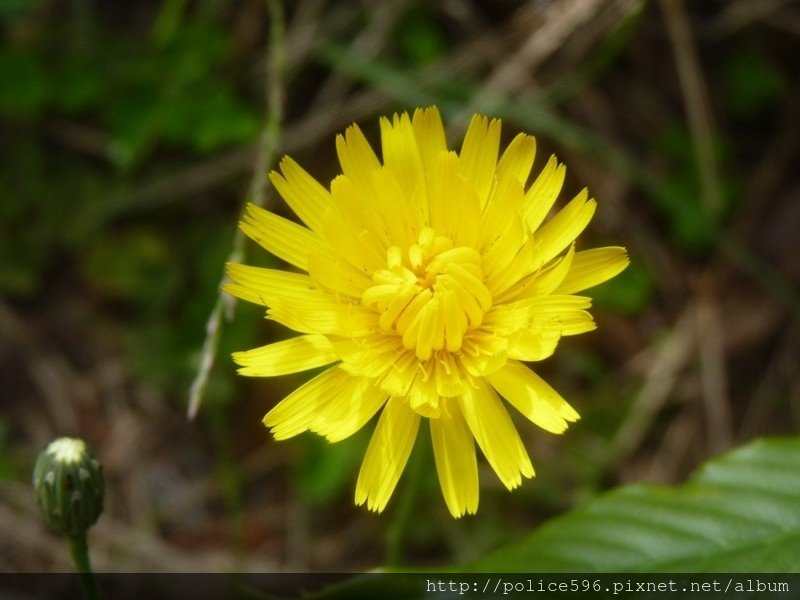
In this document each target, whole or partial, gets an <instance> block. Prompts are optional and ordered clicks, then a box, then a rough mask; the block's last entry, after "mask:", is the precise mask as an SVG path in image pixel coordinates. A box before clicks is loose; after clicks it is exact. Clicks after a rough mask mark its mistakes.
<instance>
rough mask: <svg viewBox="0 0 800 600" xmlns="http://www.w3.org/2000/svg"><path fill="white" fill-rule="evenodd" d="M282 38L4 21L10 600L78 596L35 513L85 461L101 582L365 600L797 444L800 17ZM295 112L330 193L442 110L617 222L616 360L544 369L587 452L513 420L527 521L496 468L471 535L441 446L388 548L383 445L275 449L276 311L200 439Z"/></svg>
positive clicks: (612, 324)
mask: <svg viewBox="0 0 800 600" xmlns="http://www.w3.org/2000/svg"><path fill="white" fill-rule="evenodd" d="M275 1H277V0H275ZM278 8H280V7H278ZM283 12H284V14H285V26H284V27H283V28H282V29H283V30H284V31H283V37H282V39H274V38H273V40H272V42H271V41H270V40H271V38H270V30H271V29H272V30H273V31H274V30H276V29H277V30H280V29H281V27H280V25H281V24H280V22H276V20H275V18H274V15H275V14H276V12H275V5H273V6H272V10H271V9H270V6H269V4H268V3H267V2H265V1H264V0H237V1H223V0H165V1H163V2H156V1H137V2H133V1H115V2H100V1H92V0H72V1H66V0H61V1H57V0H3V1H2V2H0V30H1V31H2V47H1V48H0V152H1V153H2V164H1V165H0V406H1V407H2V408H1V409H0V571H39V570H69V557H68V553H67V550H66V547H65V545H64V544H63V543H62V541H61V540H60V539H58V538H57V537H56V536H54V535H53V534H51V533H50V532H49V531H47V529H46V528H45V525H44V524H43V522H42V520H41V518H40V517H39V515H38V512H37V509H36V506H35V504H34V501H33V492H32V489H31V486H30V473H31V470H32V466H33V463H34V460H35V457H36V454H37V453H38V451H39V450H40V449H41V448H42V446H43V445H44V444H46V443H47V442H48V441H50V440H51V439H52V438H54V437H57V436H61V435H71V436H80V437H83V438H84V439H86V440H87V441H88V442H90V443H91V444H92V445H93V446H94V448H95V450H96V453H97V454H98V456H99V458H100V460H101V461H102V463H103V465H104V469H105V476H106V482H107V506H106V511H105V513H104V514H103V516H102V517H101V518H100V521H99V522H98V524H97V525H96V526H95V527H94V528H93V529H92V530H91V532H90V538H89V539H90V546H91V551H92V558H93V562H94V566H95V567H96V569H98V570H102V571H154V570H155V571H161V570H166V571H204V570H213V571H217V570H243V571H247V570H261V571H271V570H328V571H340V570H345V571H349V570H363V569H371V568H374V567H377V566H380V565H384V564H389V565H395V566H397V565H405V566H418V565H448V564H456V563H461V562H464V561H468V560H470V559H474V558H477V557H480V556H482V555H484V554H485V553H486V552H488V551H490V550H492V549H494V548H496V547H498V546H500V545H502V544H504V543H506V542H510V541H513V540H516V539H519V538H520V537H521V536H522V535H524V533H525V532H527V531H530V530H531V529H533V528H534V527H535V526H536V525H537V524H538V523H541V522H542V521H544V520H546V519H547V518H548V517H551V516H553V515H556V514H559V513H562V512H563V511H565V510H567V509H569V508H570V507H572V506H575V505H578V504H580V503H582V502H585V501H586V500H588V499H590V498H592V497H594V496H595V495H597V494H599V493H601V492H602V491H603V490H605V489H608V488H610V487H613V486H616V485H620V484H623V483H626V482H631V481H649V482H657V483H665V484H669V483H674V482H679V481H682V480H684V479H685V478H686V477H687V476H688V474H689V473H690V472H691V471H692V470H693V469H694V468H695V467H697V465H698V464H700V463H702V462H703V461H704V460H705V459H706V458H708V457H710V456H712V455H715V454H717V453H719V452H722V451H724V450H726V449H728V448H730V447H732V446H735V445H738V444H741V443H743V442H745V441H747V440H751V439H754V438H756V437H759V436H763V435H775V434H786V433H797V431H798V430H799V429H800V427H799V426H800V360H798V358H799V357H800V352H798V350H800V325H799V320H800V291H798V287H800V286H798V283H800V236H798V231H800V170H799V168H800V161H798V155H799V153H800V61H799V60H798V56H800V54H799V53H800V43H799V42H800V4H798V3H797V2H791V1H780V0H774V1H770V0H730V1H711V0H709V1H704V2H691V1H688V0H683V1H680V0H663V1H652V2H646V1H640V0H530V1H527V2H524V1H512V0H496V1H491V2H490V1H481V0H444V1H442V2H422V1H415V0H391V1H378V2H368V1H366V0H364V1H355V0H347V1H336V2H334V1H332V0H327V1H326V0H297V1H291V2H290V1H286V2H284V4H283ZM271 15H272V16H271ZM275 25H277V26H278V27H277V28H276V27H274V26H275ZM276 51H278V52H279V55H276V54H275V52H276ZM277 63H282V66H283V68H282V69H279V70H275V69H270V65H273V66H274V65H275V64H277ZM270 94H272V98H273V100H275V99H277V100H279V101H280V103H281V105H282V107H283V115H282V119H281V123H280V127H279V129H277V128H275V127H272V128H271V129H268V133H269V134H270V135H272V136H273V138H269V136H268V138H267V139H277V140H278V146H277V149H276V156H279V155H280V154H283V153H291V154H292V156H293V157H294V158H295V159H297V160H298V161H299V162H300V163H301V164H302V165H303V166H304V167H305V168H306V169H308V170H309V171H310V172H311V173H312V174H313V175H315V176H316V177H317V178H318V179H319V180H320V181H322V182H328V181H330V179H331V178H332V177H333V176H335V175H336V174H337V173H338V165H337V161H336V156H335V152H334V135H335V134H336V133H337V132H340V131H342V130H343V129H344V128H345V127H346V126H347V125H348V124H349V123H351V122H354V121H357V122H359V123H360V125H361V126H362V128H363V129H364V130H365V132H366V133H367V135H368V137H369V138H370V140H371V141H372V142H373V145H375V146H376V147H379V142H378V140H379V138H378V127H377V122H378V121H377V119H378V116H379V115H382V114H389V113H391V112H393V111H399V110H410V109H413V108H414V107H416V106H427V105H430V104H437V105H439V107H440V108H441V110H442V112H443V113H444V116H445V120H446V123H447V124H448V126H449V131H448V135H449V136H450V143H451V146H453V147H456V148H457V147H458V146H459V145H460V139H461V135H462V133H463V129H464V126H465V124H466V123H467V121H468V118H469V116H470V115H471V114H472V113H473V112H483V113H486V114H490V115H492V116H498V117H501V118H502V119H503V126H504V140H505V141H506V142H507V141H508V140H510V139H511V138H512V137H513V135H514V134H516V133H517V132H519V131H526V132H530V133H533V134H534V135H536V137H537V140H538V148H539V149H538V154H537V160H536V164H535V166H534V170H537V169H539V168H541V166H542V165H543V164H544V163H545V162H546V159H547V157H548V156H549V155H550V154H551V153H554V152H555V153H557V154H558V156H559V158H560V159H561V160H563V161H564V162H566V164H567V166H568V179H567V183H566V185H565V190H564V194H563V195H562V199H567V198H569V197H571V194H574V193H575V192H577V191H578V190H579V189H580V188H582V187H583V186H588V187H589V188H590V190H591V192H592V193H593V194H594V195H595V197H596V198H597V199H598V200H599V208H598V214H597V216H596V217H595V219H594V221H593V223H592V225H591V226H590V228H589V230H588V231H587V233H586V234H584V236H583V237H582V239H581V240H580V243H581V244H582V246H581V247H583V248H587V247H590V246H597V245H601V244H613V245H624V246H626V247H627V248H628V250H629V253H630V254H631V257H632V264H631V266H630V267H629V268H628V270H627V271H625V272H624V273H623V274H622V275H621V276H620V277H618V278H616V279H615V280H614V281H612V282H609V283H607V284H604V285H603V286H601V287H599V288H597V289H596V291H595V292H593V293H592V295H593V296H594V297H595V298H596V301H595V309H594V314H595V316H596V319H597V321H598V324H599V329H598V330H597V331H595V332H593V333H590V334H587V335H583V336H579V337H573V338H567V339H565V340H564V341H563V342H562V343H561V345H560V347H559V351H557V353H556V355H555V356H554V357H552V358H550V359H548V360H546V361H544V362H542V363H540V364H537V365H535V368H536V370H537V372H539V373H540V374H541V375H542V376H543V377H545V379H547V380H548V381H549V382H550V383H551V384H552V385H553V386H554V387H555V388H556V389H558V390H559V391H560V392H561V393H562V394H563V395H564V396H565V397H566V398H567V399H568V400H569V401H570V402H571V403H572V404H573V405H574V406H575V407H576V408H577V409H578V411H579V412H580V413H581V415H582V420H581V421H580V422H578V423H577V424H575V425H574V426H573V427H571V428H570V429H569V430H568V432H567V433H566V434H565V435H563V436H551V435H549V434H547V433H546V432H543V431H541V430H538V429H537V428H535V427H533V426H530V425H529V424H524V423H522V422H521V420H520V423H519V425H520V427H519V429H520V431H521V433H522V435H523V438H524V440H525V442H526V445H527V447H528V448H529V450H530V452H531V455H532V458H533V461H534V464H535V466H536V469H537V477H536V478H535V479H534V480H532V481H529V482H527V483H525V484H524V485H523V486H522V488H520V489H518V490H516V491H515V492H513V493H508V492H507V491H505V489H504V488H502V485H501V484H500V483H499V482H498V480H497V479H496V478H495V477H494V475H493V474H492V473H491V472H490V469H489V468H488V466H487V465H486V464H485V463H482V464H481V480H482V486H481V507H480V510H479V512H478V515H477V516H475V517H469V518H464V519H461V520H459V521H454V520H452V518H451V517H450V516H449V514H448V512H447V510H446V508H445V505H444V502H443V501H442V499H441V496H440V492H439V489H438V482H437V480H436V476H435V470H434V469H433V468H432V466H431V464H430V463H429V460H428V459H426V457H425V451H426V450H427V448H422V446H423V445H426V446H427V445H429V444H430V442H429V441H428V436H427V435H421V436H420V439H419V440H418V445H417V448H416V452H415V455H416V456H419V457H420V458H418V459H416V461H415V460H414V459H413V458H412V463H411V464H410V465H409V468H408V470H407V472H406V474H405V476H404V477H403V478H402V479H401V482H400V485H399V487H398V489H397V491H396V493H395V496H394V498H393V500H392V501H391V503H390V504H389V507H388V508H387V510H386V511H385V513H384V514H382V515H374V514H371V513H369V512H367V511H366V510H364V509H362V508H357V507H355V506H354V505H353V501H352V496H353V489H354V485H355V479H356V475H357V471H358V467H359V464H360V461H361V458H362V456H363V452H364V448H365V446H366V443H367V441H368V439H369V434H370V430H371V427H367V428H365V430H364V431H362V432H361V433H360V434H358V435H356V436H354V437H353V438H352V439H349V440H347V441H345V442H341V443H339V444H336V445H330V444H328V443H327V442H325V441H324V440H321V439H318V438H316V437H315V436H313V435H310V434H308V435H303V436H301V437H299V438H295V439H292V440H290V441H285V442H281V443H276V442H274V441H273V440H272V439H271V438H270V436H269V435H268V432H267V430H266V429H265V428H264V427H263V426H262V425H261V422H260V421H261V418H262V417H263V415H264V413H266V411H267V410H268V409H269V408H270V407H271V406H273V405H274V403H275V402H276V401H277V400H279V399H280V398H281V397H283V396H284V395H285V394H286V393H288V391H290V390H291V389H293V388H295V387H296V386H297V385H298V384H299V383H300V382H301V381H302V376H300V375H298V376H295V377H292V376H287V377H281V378H276V379H272V380H266V379H256V380H245V379H244V378H240V377H237V376H236V374H235V368H234V365H233V364H232V362H231V360H230V358H229V355H230V352H231V351H233V350H240V349H246V348H251V347H254V346H258V345H262V344H265V343H267V342H268V341H270V340H276V339H281V338H283V337H288V335H289V334H288V332H287V331H285V330H281V328H280V327H278V326H275V325H274V324H270V323H269V322H265V321H264V319H263V318H262V317H263V313H262V310H260V309H259V308H258V307H254V306H249V305H244V304H240V305H238V306H237V309H236V314H235V319H234V320H233V321H232V322H226V323H225V324H224V327H223V329H222V335H221V339H220V345H219V351H218V353H217V364H216V366H215V367H214V369H213V371H212V372H211V376H210V379H209V382H208V386H207V388H206V391H205V396H204V400H203V403H202V406H201V408H200V411H199V414H198V416H197V418H196V419H195V420H194V421H193V422H190V421H188V420H187V418H186V413H187V402H188V391H189V388H190V385H191V382H192V380H193V378H194V377H195V375H196V373H197V369H198V365H199V361H200V357H201V348H202V345H203V342H204V339H205V335H206V332H205V328H206V322H207V319H208V317H209V314H210V313H211V310H212V308H213V306H214V304H215V302H216V299H217V296H218V288H219V283H220V279H221V276H222V267H223V264H224V262H225V260H226V257H227V256H228V254H229V252H230V249H231V243H232V240H233V236H234V232H235V227H236V222H237V220H238V216H239V213H240V210H241V207H242V203H243V201H244V199H245V198H246V197H247V195H248V189H250V186H251V179H252V178H253V172H254V166H255V165H256V159H257V154H258V151H257V148H258V140H259V138H260V136H261V134H262V133H261V132H262V130H263V129H264V127H265V123H267V122H268V120H269V119H268V113H269V109H268V100H267V99H268V97H269V96H270ZM274 106H275V104H274V103H273V110H272V113H271V114H272V117H273V121H274V117H276V116H277V115H278V113H276V112H275V111H274ZM276 135H277V137H275V136H276ZM267 203H268V205H269V207H270V208H271V209H272V210H276V211H278V212H280V213H282V214H288V212H287V209H286V207H285V205H284V204H283V203H282V201H281V200H280V199H279V198H277V197H276V195H275V193H274V191H273V190H271V189H270V190H268V192H267ZM247 252H248V257H247V261H248V262H250V263H251V264H260V265H263V266H278V263H277V262H276V261H275V259H272V258H271V257H269V256H266V255H265V253H264V252H263V251H261V250H260V249H257V248H256V247H255V245H254V244H250V243H248V245H247Z"/></svg>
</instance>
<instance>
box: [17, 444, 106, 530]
mask: <svg viewBox="0 0 800 600" xmlns="http://www.w3.org/2000/svg"><path fill="white" fill-rule="evenodd" d="M33 486H34V489H35V491H36V502H37V503H38V504H39V508H40V509H41V511H42V514H43V515H44V518H45V521H47V524H48V525H49V526H50V527H52V528H53V529H55V530H56V531H58V532H59V533H61V534H63V535H67V536H70V537H73V538H75V537H80V536H85V535H86V530H87V529H89V527H91V526H92V525H93V524H94V523H95V522H96V521H97V518H98V517H99V516H100V513H102V512H103V500H104V497H105V486H104V484H103V472H102V469H101V467H100V463H99V462H98V461H97V459H96V458H95V457H94V455H93V454H92V451H91V450H90V448H89V446H88V445H87V444H86V443H85V442H84V441H83V440H78V439H74V438H66V437H63V438H58V439H57V440H55V441H53V442H50V444H48V446H47V447H46V448H45V449H44V450H42V452H41V453H40V454H39V457H38V458H37V459H36V466H35V467H34V469H33Z"/></svg>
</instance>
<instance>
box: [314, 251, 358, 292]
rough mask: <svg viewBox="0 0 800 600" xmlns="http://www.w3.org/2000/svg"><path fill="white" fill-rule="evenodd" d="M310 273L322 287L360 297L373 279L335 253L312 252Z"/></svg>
mask: <svg viewBox="0 0 800 600" xmlns="http://www.w3.org/2000/svg"><path fill="white" fill-rule="evenodd" d="M308 273H309V275H311V279H313V280H314V281H315V282H316V283H317V284H319V285H320V287H323V288H325V289H328V290H331V291H333V292H338V293H340V294H347V295H348V296H353V297H355V298H360V297H361V294H363V293H364V290H366V289H367V288H368V287H370V286H371V285H372V279H371V278H370V277H368V276H367V274H366V273H364V271H360V270H358V269H357V268H355V267H354V266H353V265H351V264H350V263H348V262H345V261H344V260H340V259H338V258H337V257H336V256H335V255H333V254H330V253H328V254H311V255H309V257H308Z"/></svg>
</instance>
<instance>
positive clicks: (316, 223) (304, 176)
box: [269, 156, 332, 233]
mask: <svg viewBox="0 0 800 600" xmlns="http://www.w3.org/2000/svg"><path fill="white" fill-rule="evenodd" d="M280 169H281V173H278V172H276V171H272V172H271V173H270V174H269V178H270V180H271V181H272V184H273V185H274V186H275V189H276V190H278V193H279V194H280V195H281V196H282V197H283V199H284V200H286V203H287V204H288V205H289V207H290V208H291V209H292V210H293V211H294V212H295V214H296V215H297V216H298V217H300V219H302V221H303V223H305V224H306V225H308V226H309V227H310V228H311V229H312V230H313V231H315V232H317V233H322V217H323V215H324V214H325V211H327V210H328V209H330V208H331V206H332V202H331V195H330V193H329V192H328V190H326V189H325V188H324V187H322V185H321V184H320V183H319V182H318V181H317V180H316V179H314V178H313V177H312V176H311V175H309V174H308V173H307V172H306V171H305V169H303V168H302V167H301V166H300V165H298V164H297V163H296V162H295V161H294V160H292V159H291V158H289V157H288V156H284V157H283V159H281V162H280Z"/></svg>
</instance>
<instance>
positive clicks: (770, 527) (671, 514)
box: [468, 437, 800, 572]
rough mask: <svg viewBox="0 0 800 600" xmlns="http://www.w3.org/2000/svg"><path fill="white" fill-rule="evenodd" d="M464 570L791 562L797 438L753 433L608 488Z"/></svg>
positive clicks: (794, 558) (712, 568)
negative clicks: (694, 464) (717, 452)
mask: <svg viewBox="0 0 800 600" xmlns="http://www.w3.org/2000/svg"><path fill="white" fill-rule="evenodd" d="M468 570H469V571H487V572H489V571H495V572H501V571H502V572H550V571H561V572H566V571H570V572H603V571H606V572H610V571H625V572H635V571H639V572H719V571H728V572H731V571H736V572H797V571H800V438H797V437H794V438H784V439H770V440H761V441H757V442H754V443H752V444H750V445H748V446H745V447H743V448H740V449H737V450H734V451H732V452H730V453H729V454H726V455H724V456H722V457H720V458H717V459H714V460H712V461H711V462H709V463H708V464H706V465H705V466H704V467H703V468H701V469H700V470H699V471H698V472H697V473H696V474H695V475H694V476H693V477H692V478H691V479H690V480H689V481H688V482H687V483H685V484H683V485H680V486H677V487H672V488H670V487H664V486H656V485H629V486H625V487H622V488H620V489H617V490H614V491H611V492H609V493H607V494H604V495H602V496H600V497H599V498H597V499H595V500H594V501H592V502H589V503H588V504H586V505H585V506H583V507H580V508H578V509H575V510H573V511H571V512H569V513H567V514H565V515H563V516H560V517H557V518H555V519H553V520H551V521H549V522H548V523H546V524H544V525H543V526H541V527H539V528H538V529H537V530H536V531H534V532H533V533H532V534H531V535H530V536H529V537H527V538H526V539H524V540H523V541H521V542H519V543H516V544H513V545H510V546H507V547H505V548H502V549H500V550H497V551H496V552H494V553H492V554H491V555H489V556H487V557H485V558H484V559H482V560H479V561H477V562H475V563H473V564H471V565H469V566H468Z"/></svg>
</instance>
